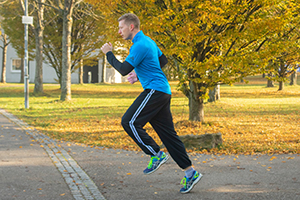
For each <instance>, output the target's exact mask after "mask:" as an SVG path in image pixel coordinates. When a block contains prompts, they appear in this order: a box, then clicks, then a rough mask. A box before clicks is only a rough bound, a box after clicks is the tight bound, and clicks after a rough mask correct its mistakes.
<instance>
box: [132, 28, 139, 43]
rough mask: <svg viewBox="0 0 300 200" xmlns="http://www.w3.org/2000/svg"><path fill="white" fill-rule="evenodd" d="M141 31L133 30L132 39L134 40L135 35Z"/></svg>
mask: <svg viewBox="0 0 300 200" xmlns="http://www.w3.org/2000/svg"><path fill="white" fill-rule="evenodd" d="M138 32H140V30H139V29H138V30H133V32H132V35H131V41H132V40H133V38H134V37H135V35H136V34H137V33H138Z"/></svg>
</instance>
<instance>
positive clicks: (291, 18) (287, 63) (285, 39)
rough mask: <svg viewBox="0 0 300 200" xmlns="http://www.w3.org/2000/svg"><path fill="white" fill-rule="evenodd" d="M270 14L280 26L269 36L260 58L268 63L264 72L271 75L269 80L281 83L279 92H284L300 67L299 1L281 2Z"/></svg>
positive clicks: (264, 67)
mask: <svg viewBox="0 0 300 200" xmlns="http://www.w3.org/2000/svg"><path fill="white" fill-rule="evenodd" d="M268 14H269V15H270V16H272V17H273V18H275V19H278V20H277V24H279V25H280V26H278V28H277V29H276V31H274V32H273V33H272V34H269V38H268V41H267V44H266V45H265V47H264V48H262V52H261V54H260V57H261V59H262V60H265V63H266V65H265V66H263V70H264V72H266V73H268V74H270V75H269V76H268V77H267V78H268V80H270V81H277V82H279V89H278V90H283V89H284V83H285V82H286V81H287V80H288V77H289V76H291V75H292V74H294V72H296V71H297V69H298V67H299V61H300V54H299V51H300V48H299V44H300V43H299V39H300V32H299V31H300V29H299V25H300V15H299V14H300V6H299V3H297V1H281V2H280V4H278V5H277V6H276V7H273V8H272V9H270V10H269V13H268Z"/></svg>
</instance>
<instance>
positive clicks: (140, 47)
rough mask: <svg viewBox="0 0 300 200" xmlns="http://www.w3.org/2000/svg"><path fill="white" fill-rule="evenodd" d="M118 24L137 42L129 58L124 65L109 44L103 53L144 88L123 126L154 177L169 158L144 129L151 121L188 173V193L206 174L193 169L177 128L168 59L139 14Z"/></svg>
mask: <svg viewBox="0 0 300 200" xmlns="http://www.w3.org/2000/svg"><path fill="white" fill-rule="evenodd" d="M118 21H119V34H120V35H121V36H122V38H123V39H125V40H131V41H132V42H133V45H132V46H131V48H130V53H129V55H128V56H127V58H126V59H125V61H124V62H123V63H122V62H120V61H119V60H117V59H116V57H115V56H114V54H113V53H112V49H113V47H112V44H111V43H105V44H104V45H103V46H102V47H101V50H102V52H103V53H104V54H106V57H107V60H108V62H109V63H110V64H111V65H112V66H113V67H114V68H115V69H116V70H117V71H119V72H120V73H121V74H122V75H123V76H125V75H127V74H129V77H128V81H129V82H130V83H131V84H133V83H135V82H136V81H138V80H139V81H140V83H141V85H142V87H143V89H144V91H143V92H142V93H141V94H140V95H139V96H138V97H137V98H136V100H135V101H134V102H133V104H132V105H131V106H130V107H129V108H128V110H127V111H126V113H125V114H124V116H123V117H122V126H123V128H124V130H125V131H126V132H127V134H128V135H129V136H130V137H131V138H132V139H133V140H134V141H135V142H136V144H137V145H138V146H139V147H140V148H141V149H142V150H143V151H144V152H145V153H146V154H147V155H150V156H151V160H150V162H149V164H148V167H147V168H146V169H145V170H144V174H151V173H153V172H155V171H156V170H157V169H158V168H159V167H160V166H161V165H162V164H164V163H165V162H166V161H167V160H168V158H169V156H168V155H167V154H166V153H165V152H163V151H160V147H159V146H158V145H157V144H156V142H155V141H154V140H153V139H152V137H150V136H149V135H148V134H147V132H146V131H145V130H144V129H143V127H144V126H145V124H146V123H147V122H149V123H150V124H151V126H152V127H153V128H154V130H155V131H156V133H157V134H158V136H159V137H160V139H161V141H162V142H163V143H164V145H165V147H166V148H167V150H168V152H169V154H170V155H171V157H172V158H173V159H174V161H175V162H176V163H177V164H178V166H179V167H180V168H181V169H183V170H184V172H185V176H184V178H183V179H182V181H181V184H182V185H183V188H181V189H180V192H181V193H188V192H189V191H191V189H192V188H193V186H194V185H195V184H196V183H198V182H199V181H200V179H201V177H202V174H200V173H198V172H197V171H196V170H195V169H194V168H193V167H192V162H191V160H190V159H189V157H188V155H187V153H186V149H185V147H184V144H183V143H182V141H181V140H180V138H179V137H178V135H177V133H176V131H175V129H174V124H173V119H172V114H171V111H170V102H171V88H170V85H169V83H168V80H167V78H166V76H165V74H164V73H163V71H162V69H161V68H162V67H164V66H165V65H166V64H167V62H168V60H167V58H166V56H165V55H164V54H163V53H162V52H161V50H160V49H159V48H158V46H157V45H156V43H155V42H154V41H153V40H152V39H150V38H149V37H148V36H145V35H144V33H143V31H141V30H140V20H139V18H138V17H137V16H136V15H135V14H132V13H127V14H124V15H123V16H121V17H120V18H119V19H118ZM132 70H134V71H135V72H131V71H132Z"/></svg>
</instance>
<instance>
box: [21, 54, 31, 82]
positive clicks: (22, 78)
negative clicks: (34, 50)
mask: <svg viewBox="0 0 300 200" xmlns="http://www.w3.org/2000/svg"><path fill="white" fill-rule="evenodd" d="M28 63H29V62H28ZM28 69H29V66H28ZM28 74H29V73H28ZM20 83H24V58H22V59H21V77H20Z"/></svg>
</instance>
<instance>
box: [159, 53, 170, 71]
mask: <svg viewBox="0 0 300 200" xmlns="http://www.w3.org/2000/svg"><path fill="white" fill-rule="evenodd" d="M167 63H168V59H167V57H166V56H165V54H162V55H161V56H160V57H159V64H160V68H163V67H164V66H165V65H166V64H167Z"/></svg>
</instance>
